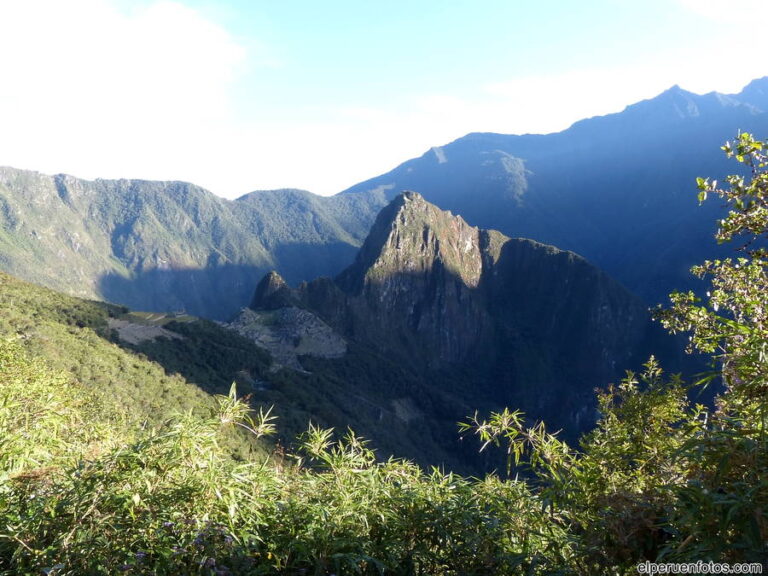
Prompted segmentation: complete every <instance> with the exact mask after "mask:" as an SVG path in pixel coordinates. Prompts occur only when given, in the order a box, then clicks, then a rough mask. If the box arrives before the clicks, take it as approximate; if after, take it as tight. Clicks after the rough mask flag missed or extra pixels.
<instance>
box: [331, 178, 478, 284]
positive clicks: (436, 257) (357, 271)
mask: <svg viewBox="0 0 768 576" xmlns="http://www.w3.org/2000/svg"><path fill="white" fill-rule="evenodd" d="M436 267H440V268H444V269H445V270H446V271H448V272H450V273H451V274H453V275H455V276H456V277H457V278H460V279H461V280H462V281H463V282H464V284H466V285H467V286H469V287H474V286H476V285H477V284H478V282H479V279H480V272H481V268H482V265H481V255H480V231H479V230H478V229H477V228H474V227H472V226H470V225H469V224H467V223H466V222H465V221H464V219H463V218H461V217H460V216H454V215H453V214H451V213H450V212H445V211H443V210H440V209H439V208H438V207H437V206H435V205H434V204H430V203H429V202H427V201H426V200H425V199H424V197H423V196H422V195H421V194H419V193H418V192H413V191H405V192H403V193H402V194H400V195H398V196H397V197H396V198H395V199H394V200H393V201H392V202H391V203H390V204H389V205H388V206H386V207H385V208H384V209H383V210H382V211H381V212H380V213H379V216H378V217H377V219H376V222H375V223H374V225H373V228H372V229H371V232H370V234H369V235H368V238H367V239H366V241H365V243H364V244H363V246H362V248H361V250H360V252H359V253H358V257H357V260H356V261H355V263H354V264H353V265H352V266H351V267H350V268H348V269H347V270H345V271H344V272H343V273H342V274H341V275H340V276H339V278H338V279H337V280H338V283H339V285H340V286H341V287H342V288H344V289H345V291H347V292H351V293H360V292H361V291H363V289H364V288H365V287H366V286H368V287H370V286H372V285H384V284H387V282H388V278H391V277H393V276H395V275H409V276H420V275H423V274H427V273H429V272H430V271H432V270H433V269H434V268H436Z"/></svg>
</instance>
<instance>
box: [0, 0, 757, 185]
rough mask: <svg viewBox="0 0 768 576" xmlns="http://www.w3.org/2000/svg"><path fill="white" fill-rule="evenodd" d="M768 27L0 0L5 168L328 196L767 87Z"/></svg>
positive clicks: (620, 17) (489, 7)
mask: <svg viewBox="0 0 768 576" xmlns="http://www.w3.org/2000/svg"><path fill="white" fill-rule="evenodd" d="M767 20H768V2H764V1H763V0H741V1H740V2H725V1H723V0H665V1H662V0H644V1H643V2H639V1H629V0H594V1H588V0H582V1H565V0H561V1H555V0H539V1H536V2H531V1H527V0H525V1H524V0H506V1H498V0H485V1H484V0H474V1H458V0H457V1H451V0H441V1H440V2H437V1H416V0H411V1H410V2H403V1H399V0H390V1H388V2H369V1H364V0H358V1H356V2H352V1H333V0H326V1H324V2H317V1H304V0H301V1H300V0H293V1H291V0H281V1H278V0H272V1H259V0H252V1H250V2H246V1H215V2H214V1H212V0H178V1H167V0H141V1H135V0H134V1H130V2H129V1H126V0H68V1H67V2H61V1H60V0H2V1H0V22H1V23H2V27H3V31H2V34H0V70H3V75H2V81H1V82H2V84H1V85H0V88H2V89H0V127H2V133H3V137H2V138H1V139H0V164H2V165H10V166H16V167H19V168H26V169H33V170H38V171H41V172H46V173H57V172H66V173H70V174H73V175H76V176H80V177H85V178H96V177H103V178H143V179H166V180H170V179H174V180H187V181H191V182H194V183H196V184H199V185H201V186H204V187H206V188H208V189H209V190H211V191H212V192H214V193H216V194H219V195H222V196H226V197H236V196H239V195H241V194H244V193H247V192H249V191H252V190H256V189H266V188H279V187H299V188H305V189H308V190H310V191H313V192H316V193H320V194H332V193H335V192H339V191H341V190H343V189H344V188H346V187H348V186H351V185H352V184H354V183H356V182H358V181H360V180H363V179H366V178H369V177H372V176H375V175H377V174H380V173H382V172H385V171H387V170H390V169H391V168H393V167H394V166H396V165H397V164H399V163H400V162H403V161H405V160H407V159H408V158H411V157H413V156H418V155H420V154H422V153H423V152H424V151H425V150H427V149H428V148H429V147H431V146H436V145H441V144H445V143H447V142H449V141H451V140H454V139H456V138H458V137H460V136H462V135H464V134H466V133H468V132H472V131H494V132H502V133H526V132H533V133H546V132H552V131H558V130H562V129H565V128H567V127H568V126H569V125H570V124H571V123H573V122H574V121H576V120H579V119H581V118H585V117H589V116H595V115H601V114H606V113H610V112H617V111H620V110H622V109H623V108H624V107H625V106H626V105H628V104H631V103H633V102H635V101H638V100H641V99H645V98H650V97H653V96H654V95H656V94H658V93H659V92H661V91H663V90H665V89H666V88H668V87H670V86H672V85H673V84H679V85H680V86H682V87H683V88H686V89H688V90H691V91H693V92H698V93H703V92H708V91H711V90H717V91H720V92H725V93H732V92H738V91H739V90H740V89H741V87H742V86H743V85H745V84H746V83H747V82H749V80H751V79H753V78H758V77H762V76H764V75H766V74H768V66H767V65H766V64H765V63H764V62H762V61H761V59H760V52H759V43H760V42H761V38H762V36H763V31H762V30H761V29H760V27H761V25H762V23H764V22H765V21H767ZM736 128H737V127H734V129H736Z"/></svg>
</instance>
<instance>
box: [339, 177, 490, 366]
mask: <svg viewBox="0 0 768 576" xmlns="http://www.w3.org/2000/svg"><path fill="white" fill-rule="evenodd" d="M482 272H483V263H482V252H481V246H480V231H479V230H478V229H477V228H473V227H471V226H469V225H468V224H467V223H466V222H465V221H464V220H463V219H462V218H460V217H455V216H453V215H451V214H450V213H449V212H443V211H442V210H440V209H438V208H437V207H436V206H434V205H432V204H429V203H428V202H426V201H425V200H424V199H423V198H422V197H421V196H420V195H419V194H416V193H413V192H406V193H404V194H402V195H401V196H399V197H397V198H396V199H395V200H394V201H393V202H392V203H391V204H390V205H389V206H388V207H387V208H386V209H385V210H384V211H382V213H381V214H380V215H379V217H378V218H377V220H376V223H375V224H374V226H373V229H372V230H371V233H370V234H369V236H368V238H367V239H366V241H365V243H364V244H363V247H362V249H361V250H360V252H359V254H358V257H357V260H356V261H355V263H354V264H353V265H352V266H351V267H350V268H348V269H347V270H345V271H344V272H342V274H341V275H340V276H339V277H338V278H337V279H336V283H337V285H338V286H339V287H340V288H341V289H342V290H343V291H344V292H345V293H347V294H348V295H349V304H350V307H351V321H352V325H351V330H352V335H353V336H354V337H357V338H360V339H364V340H368V341H371V342H374V343H378V344H379V345H383V346H384V347H386V348H391V349H395V350H397V351H399V352H401V353H403V354H404V355H406V356H408V355H413V354H412V353H413V352H416V357H417V358H418V359H421V360H423V361H426V363H427V364H428V365H430V366H436V365H439V364H443V363H446V362H460V361H462V360H466V359H468V358H469V357H470V355H471V353H472V352H473V351H474V349H475V348H476V347H477V345H478V344H479V343H481V342H482V340H483V339H484V338H485V337H487V336H488V335H489V328H490V323H489V317H488V314H487V310H486V309H485V307H484V306H483V303H482V299H481V298H478V295H479V294H478V287H479V284H480V278H481V276H482Z"/></svg>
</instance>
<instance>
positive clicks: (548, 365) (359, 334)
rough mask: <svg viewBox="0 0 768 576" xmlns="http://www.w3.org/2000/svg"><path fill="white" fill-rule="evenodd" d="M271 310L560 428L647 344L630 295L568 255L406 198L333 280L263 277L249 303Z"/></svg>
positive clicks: (641, 316) (640, 313)
mask: <svg viewBox="0 0 768 576" xmlns="http://www.w3.org/2000/svg"><path fill="white" fill-rule="evenodd" d="M280 303H285V304H284V305H286V306H288V305H291V306H295V305H298V306H300V307H303V308H305V309H307V310H311V311H312V312H313V313H315V314H317V316H319V317H320V318H322V319H323V320H324V321H325V322H326V323H328V324H329V325H330V326H332V327H333V328H334V329H335V330H336V331H337V332H338V333H340V334H342V335H343V336H344V337H345V338H347V339H348V340H349V341H351V342H356V343H357V344H358V345H361V346H364V347H367V348H368V349H373V350H376V351H377V352H378V353H382V354H384V355H386V356H387V357H388V358H390V359H395V360H396V361H397V362H400V363H402V365H405V366H410V367H411V368H413V369H415V370H417V371H419V372H420V373H422V374H432V375H433V377H434V378H435V379H436V380H439V378H437V376H436V375H438V374H447V373H449V372H450V373H453V374H465V375H466V379H467V381H466V389H467V390H469V389H471V390H472V392H471V393H472V394H477V395H478V398H479V397H484V398H486V399H487V400H488V401H489V402H491V403H497V404H499V403H506V404H513V405H516V406H520V407H523V408H525V409H528V410H529V411H531V412H532V413H533V414H541V415H547V416H550V417H552V416H554V420H555V422H556V423H557V424H558V425H566V426H567V425H569V424H573V425H578V424H579V422H578V421H579V419H580V418H583V419H585V420H588V419H589V418H590V417H591V414H585V413H584V410H585V406H590V405H591V404H592V397H593V389H594V388H595V386H600V385H604V384H607V383H608V382H610V381H612V380H615V379H616V378H617V377H618V376H620V375H621V374H622V373H623V371H624V370H625V369H627V368H630V367H632V366H633V365H636V360H637V359H642V357H643V356H644V355H646V354H647V353H648V352H649V349H648V348H647V345H648V344H649V342H651V341H652V338H651V339H649V334H650V332H649V327H650V324H649V319H648V314H647V312H646V310H645V308H644V306H643V304H642V303H641V302H640V300H638V299H637V298H635V297H634V296H633V295H632V294H630V293H629V292H628V291H627V290H625V289H624V288H623V287H622V286H621V285H619V284H618V283H617V282H615V281H613V280H612V279H611V278H610V277H608V276H607V275H606V274H605V273H603V272H601V271H600V270H598V269H597V268H595V267H594V266H592V265H591V264H590V263H589V262H587V261H586V260H584V259H583V258H581V257H580V256H578V255H576V254H574V253H572V252H567V251H563V250H559V249H557V248H555V247H553V246H547V245H544V244H540V243H538V242H534V241H531V240H525V239H512V238H507V237H506V236H504V235H503V234H500V233H498V232H494V231H484V230H480V229H478V228H475V227H472V226H470V225H468V224H467V223H466V222H465V221H464V220H463V219H462V218H461V217H458V216H453V215H452V214H451V213H450V212H444V211H442V210H440V209H439V208H437V207H436V206H434V205H432V204H430V203H428V202H427V201H426V200H424V198H423V197H422V196H420V195H419V194H417V193H413V192H407V193H404V194H402V195H400V196H398V197H397V198H395V200H393V201H392V203H391V204H389V205H388V206H387V207H386V208H384V210H382V211H381V213H380V214H379V216H378V218H377V220H376V222H375V224H374V226H373V228H372V230H371V232H370V234H369V236H368V238H367V239H366V240H365V242H364V244H363V246H362V248H361V249H360V252H359V253H358V256H357V259H356V260H355V262H354V263H353V264H352V265H351V266H350V267H349V268H347V269H346V270H345V271H343V272H342V273H341V274H340V275H339V276H338V277H337V278H336V279H334V280H330V279H328V278H323V279H318V280H315V281H312V282H309V283H304V284H302V285H300V286H299V287H298V288H296V289H290V288H288V286H287V285H286V284H285V283H284V282H283V281H282V279H281V278H279V277H277V276H276V275H274V274H273V275H270V276H268V277H266V278H265V279H264V280H263V281H262V283H261V284H260V286H259V289H258V290H257V296H256V297H255V299H254V304H255V307H257V308H262V309H273V308H274V307H276V306H278V307H279V306H280V305H281V304H280ZM467 390H465V392H466V391H467Z"/></svg>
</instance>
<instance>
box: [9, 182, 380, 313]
mask: <svg viewBox="0 0 768 576" xmlns="http://www.w3.org/2000/svg"><path fill="white" fill-rule="evenodd" d="M374 196H375V195H374ZM372 198H373V197H371V196H365V197H359V198H351V199H348V198H342V197H338V198H323V197H319V196H314V195H312V194H309V193H308V192H303V191H300V190H278V191H264V192H255V193H251V194H248V195H246V196H243V197H242V198H239V199H238V200H235V201H229V200H225V199H222V198H219V197H217V196H215V195H213V194H211V193H210V192H208V191H206V190H204V189H202V188H199V187H197V186H194V185H192V184H188V183H184V182H151V181H141V180H95V181H87V180H80V179H77V178H73V177H71V176H66V175H56V176H46V175H43V174H39V173H36V172H29V171H23V170H16V169H13V168H0V265H1V266H2V269H3V270H5V271H6V272H8V273H11V274H14V275H16V276H19V277H21V278H25V279H27V280H31V281H34V282H37V283H39V284H43V285H46V286H49V287H52V288H55V289H58V290H62V291H65V292H68V293H70V294H74V295H78V296H83V297H91V298H93V297H98V298H102V299H106V300H109V301H112V302H119V303H121V304H125V305H128V306H131V307H133V308H137V309H142V310H161V311H174V310H186V311H188V312H190V313H193V314H196V315H200V316H205V317H212V318H227V317H229V316H231V315H232V314H234V313H235V312H236V311H237V310H238V309H239V308H240V307H242V306H243V305H245V304H246V303H247V302H248V298H249V296H250V294H251V291H252V289H253V285H254V284H255V282H256V281H257V280H258V278H259V277H260V276H261V275H262V274H263V273H264V272H265V271H266V270H269V269H271V268H275V267H277V268H280V269H281V270H283V271H284V273H285V275H286V277H287V278H289V279H290V280H291V281H299V280H301V279H303V278H304V275H305V274H319V273H327V272H328V271H332V270H340V269H341V268H342V267H343V266H344V265H346V263H347V262H348V260H349V259H350V258H351V255H352V254H353V253H354V250H355V249H356V247H357V246H358V245H359V243H360V241H361V240H362V237H364V236H365V233H366V232H367V228H366V227H365V225H364V224H363V222H364V220H365V218H361V217H359V216H358V215H359V214H360V213H361V212H362V213H363V214H368V212H369V210H370V208H369V205H370V204H371V202H373V200H372ZM374 203H375V202H374Z"/></svg>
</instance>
